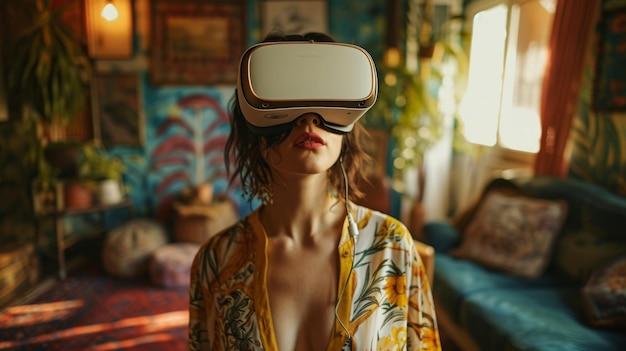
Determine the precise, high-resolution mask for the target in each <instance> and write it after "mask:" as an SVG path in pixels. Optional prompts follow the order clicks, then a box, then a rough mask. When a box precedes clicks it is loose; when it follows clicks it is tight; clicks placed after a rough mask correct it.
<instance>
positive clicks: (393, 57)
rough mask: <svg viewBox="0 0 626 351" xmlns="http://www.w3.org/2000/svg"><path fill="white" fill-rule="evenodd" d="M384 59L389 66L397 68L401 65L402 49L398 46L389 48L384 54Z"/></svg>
mask: <svg viewBox="0 0 626 351" xmlns="http://www.w3.org/2000/svg"><path fill="white" fill-rule="evenodd" d="M383 61H384V62H385V65H387V67H391V68H395V67H398V66H399V65H400V61H401V59H400V50H398V48H394V47H391V48H387V50H385V53H384V54H383Z"/></svg>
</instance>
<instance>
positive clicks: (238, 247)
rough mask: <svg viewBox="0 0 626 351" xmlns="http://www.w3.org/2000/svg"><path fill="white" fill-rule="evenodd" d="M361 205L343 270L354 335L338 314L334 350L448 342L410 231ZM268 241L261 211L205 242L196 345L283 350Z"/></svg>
mask: <svg viewBox="0 0 626 351" xmlns="http://www.w3.org/2000/svg"><path fill="white" fill-rule="evenodd" d="M355 210H356V211H355V213H353V214H356V216H355V220H356V221H357V223H358V226H359V233H360V234H359V236H358V239H357V240H356V242H355V241H354V240H353V239H352V237H351V236H350V234H349V233H348V230H347V223H345V225H344V229H343V231H342V233H341V239H340V242H339V247H338V255H339V262H340V273H339V276H340V277H343V278H345V279H349V280H348V284H347V285H346V290H345V291H344V294H343V298H342V300H341V301H340V304H339V307H338V315H339V318H340V319H341V320H342V321H343V322H344V324H346V326H347V328H348V330H349V332H350V335H351V338H350V339H348V338H347V336H346V335H345V333H342V332H343V329H342V328H341V327H340V324H339V323H338V322H337V321H335V327H334V330H333V333H332V337H331V339H330V340H329V344H328V350H329V351H331V350H332V351H335V350H343V349H348V350H350V349H351V350H364V351H374V350H380V351H382V350H441V345H440V342H439V332H438V329H437V320H436V316H435V310H434V304H433V300H432V295H431V291H430V286H429V284H428V279H427V277H426V272H425V270H424V266H423V264H422V262H421V259H420V257H419V254H418V253H417V249H416V248H415V246H414V245H413V241H412V240H413V239H412V238H411V234H410V233H409V232H408V230H407V229H406V227H405V226H404V225H403V224H402V223H400V222H399V221H398V220H396V219H394V218H392V217H390V216H387V215H385V214H382V213H380V212H376V211H372V210H370V209H367V208H364V207H359V206H355ZM266 246H267V238H266V236H265V232H264V230H263V228H262V226H261V224H260V222H259V219H258V211H255V212H253V213H251V214H250V215H249V216H248V217H246V218H244V219H242V220H241V221H239V222H238V223H237V224H235V225H233V226H232V227H230V228H227V229H226V230H224V231H223V232H222V233H220V234H218V235H216V236H215V237H213V238H212V239H211V240H210V241H208V242H207V243H205V244H204V245H203V246H202V247H201V248H200V250H199V252H198V254H197V255H196V257H195V260H194V263H193V265H192V268H191V286H190V290H189V317H190V318H189V349H190V350H276V345H274V344H273V342H274V340H275V337H273V334H272V333H273V332H274V330H273V329H272V328H271V327H270V326H271V325H272V322H271V318H272V316H271V311H270V310H269V302H268V301H269V300H268V297H267V282H266V281H265V280H264V277H265V276H266V275H265V271H264V269H266V264H267V259H268V258H267V257H266V254H265V253H266V251H265V249H266ZM345 253H353V254H348V255H346V254H345ZM348 277H349V278H348ZM344 281H345V280H344ZM341 286H343V284H340V287H341ZM338 295H339V294H338V293H337V296H338Z"/></svg>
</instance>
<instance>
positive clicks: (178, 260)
mask: <svg viewBox="0 0 626 351" xmlns="http://www.w3.org/2000/svg"><path fill="white" fill-rule="evenodd" d="M198 249H200V244H196V243H186V242H177V243H171V244H167V245H164V246H162V247H160V248H158V249H156V250H155V251H154V253H153V254H152V259H151V260H150V278H151V279H152V282H153V283H155V284H157V285H160V286H163V287H166V288H174V287H188V286H189V281H190V279H189V271H190V269H191V264H192V263H193V259H194V257H195V256H196V253H197V252H198Z"/></svg>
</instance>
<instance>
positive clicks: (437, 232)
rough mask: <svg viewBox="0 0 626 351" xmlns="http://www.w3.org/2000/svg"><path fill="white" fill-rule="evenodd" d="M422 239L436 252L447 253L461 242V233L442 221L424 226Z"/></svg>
mask: <svg viewBox="0 0 626 351" xmlns="http://www.w3.org/2000/svg"><path fill="white" fill-rule="evenodd" d="M424 237H425V239H426V243H427V244H428V245H430V246H432V247H434V248H435V251H436V252H448V251H450V250H451V249H452V248H453V247H455V246H456V245H457V244H458V243H460V242H461V233H459V231H458V230H457V229H456V228H455V227H454V226H453V225H452V224H450V223H447V222H443V221H433V222H428V223H426V224H424Z"/></svg>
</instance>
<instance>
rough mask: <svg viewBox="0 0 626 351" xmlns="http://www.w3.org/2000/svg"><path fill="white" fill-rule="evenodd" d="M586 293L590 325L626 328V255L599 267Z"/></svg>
mask: <svg viewBox="0 0 626 351" xmlns="http://www.w3.org/2000/svg"><path fill="white" fill-rule="evenodd" d="M582 295H583V302H584V305H585V311H586V313H587V321H588V322H589V324H591V325H592V326H595V327H605V328H613V329H622V330H624V329H626V255H622V256H619V257H618V258H616V259H613V260H611V261H609V262H608V264H605V265H603V266H600V267H598V269H596V270H595V271H594V272H593V274H592V275H591V277H590V278H589V280H588V281H587V283H586V284H585V286H584V287H583V293H582Z"/></svg>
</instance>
